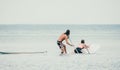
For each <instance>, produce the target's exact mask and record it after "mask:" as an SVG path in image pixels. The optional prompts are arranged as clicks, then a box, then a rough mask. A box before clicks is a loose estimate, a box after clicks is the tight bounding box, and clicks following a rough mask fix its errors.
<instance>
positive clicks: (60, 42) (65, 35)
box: [57, 30, 73, 54]
mask: <svg viewBox="0 0 120 70" xmlns="http://www.w3.org/2000/svg"><path fill="white" fill-rule="evenodd" d="M69 35H70V30H66V32H65V33H62V34H61V35H60V37H59V38H58V40H57V45H58V46H59V48H60V49H61V54H64V53H65V54H66V53H67V51H66V45H65V44H63V41H64V40H65V42H66V44H68V45H70V46H73V45H72V44H70V43H69V42H68V39H69Z"/></svg>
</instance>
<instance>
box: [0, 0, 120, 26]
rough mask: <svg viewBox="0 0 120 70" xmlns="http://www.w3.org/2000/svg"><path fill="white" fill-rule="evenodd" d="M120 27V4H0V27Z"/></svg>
mask: <svg viewBox="0 0 120 70" xmlns="http://www.w3.org/2000/svg"><path fill="white" fill-rule="evenodd" d="M33 23H35V24H120V0H0V24H33Z"/></svg>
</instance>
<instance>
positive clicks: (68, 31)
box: [64, 29, 70, 37]
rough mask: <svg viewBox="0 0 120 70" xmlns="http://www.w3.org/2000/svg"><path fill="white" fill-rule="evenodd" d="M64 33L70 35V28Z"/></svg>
mask: <svg viewBox="0 0 120 70" xmlns="http://www.w3.org/2000/svg"><path fill="white" fill-rule="evenodd" d="M64 34H66V35H67V36H68V37H69V35H70V30H69V29H67V30H66V32H65V33H64Z"/></svg>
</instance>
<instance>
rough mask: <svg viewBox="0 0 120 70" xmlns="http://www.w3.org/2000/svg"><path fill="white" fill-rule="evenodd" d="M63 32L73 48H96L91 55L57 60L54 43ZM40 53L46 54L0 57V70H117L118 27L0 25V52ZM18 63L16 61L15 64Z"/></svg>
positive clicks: (69, 49)
mask: <svg viewBox="0 0 120 70" xmlns="http://www.w3.org/2000/svg"><path fill="white" fill-rule="evenodd" d="M67 29H69V30H70V33H71V34H70V39H71V41H72V44H74V45H75V46H76V47H77V46H78V45H79V43H80V41H81V40H82V39H84V40H85V42H86V44H88V45H97V46H100V48H99V49H97V51H96V53H95V54H91V55H71V56H65V57H64V56H63V57H61V56H59V54H60V49H59V47H58V46H57V44H56V41H57V39H58V37H59V36H60V35H61V34H62V33H64V32H65V31H66V30H67ZM64 43H65V42H64ZM66 46H67V52H68V53H70V52H72V51H73V50H74V48H73V47H70V46H68V45H66ZM42 51H43V52H44V51H47V53H45V54H29V55H27V54H25V55H24V54H21V55H17V54H16V55H14V54H13V55H8V54H6V55H3V54H0V62H1V63H0V70H15V69H16V68H17V70H26V69H29V68H28V67H27V66H29V67H30V69H29V70H33V69H37V70H45V69H46V70H56V69H57V70H61V69H62V70H66V69H68V70H73V69H78V68H80V69H82V70H101V69H103V70H110V69H111V70H118V69H120V56H119V53H120V25H119V24H112V25H107V24H102V25H100V24H99V25H95V24H92V25H74V24H71V25H60V24H59V25H57V24H45V25H39V24H8V25H7V24H6V25H4V24H1V25H0V52H42ZM31 56H32V57H31ZM17 57H18V58H17ZM8 58H9V59H8ZM30 58H31V59H30ZM63 58H64V59H63ZM18 59H19V61H17V60H18ZM56 59H57V61H56ZM93 59H94V60H93ZM91 60H93V61H91ZM107 61H108V62H107ZM24 62H26V64H25V66H23V64H24ZM105 62H106V63H105ZM54 64H55V65H54ZM59 65H60V66H59ZM71 66H73V67H71ZM21 67H23V68H21Z"/></svg>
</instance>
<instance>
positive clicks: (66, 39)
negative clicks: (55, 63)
mask: <svg viewBox="0 0 120 70" xmlns="http://www.w3.org/2000/svg"><path fill="white" fill-rule="evenodd" d="M65 41H66V44H68V45H70V46H73V45H72V44H70V43H69V42H68V37H66V38H65Z"/></svg>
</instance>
